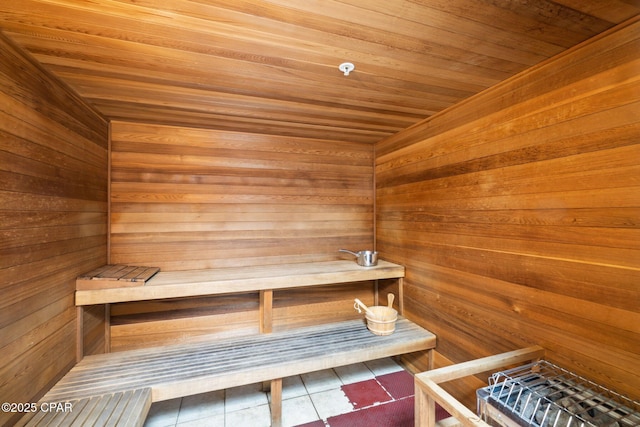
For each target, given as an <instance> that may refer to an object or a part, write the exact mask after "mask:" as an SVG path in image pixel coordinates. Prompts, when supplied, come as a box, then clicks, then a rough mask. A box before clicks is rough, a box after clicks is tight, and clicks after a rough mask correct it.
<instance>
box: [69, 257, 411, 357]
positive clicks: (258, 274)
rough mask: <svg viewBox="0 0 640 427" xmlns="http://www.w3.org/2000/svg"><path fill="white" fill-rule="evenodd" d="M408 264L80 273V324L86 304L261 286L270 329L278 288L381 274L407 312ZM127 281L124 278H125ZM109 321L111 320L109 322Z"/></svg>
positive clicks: (263, 320)
mask: <svg viewBox="0 0 640 427" xmlns="http://www.w3.org/2000/svg"><path fill="white" fill-rule="evenodd" d="M403 278H404V266H402V265H398V264H394V263H391V262H388V261H384V260H379V261H378V265H376V266H373V267H360V266H359V265H357V264H356V263H355V262H354V261H346V260H336V261H321V262H306V263H296V264H278V265H262V266H251V267H226V268H216V269H206V270H186V271H166V272H165V271H160V272H159V273H157V274H155V275H154V276H153V277H151V278H150V279H149V280H147V281H145V282H142V283H139V286H130V285H131V284H130V283H125V285H118V282H117V281H114V282H113V283H114V286H113V287H110V288H103V287H100V288H98V289H87V286H86V285H83V286H80V283H86V282H87V280H86V279H85V278H82V279H79V282H80V283H79V284H77V290H76V306H78V324H79V325H81V324H82V317H83V314H84V311H83V307H84V306H88V305H95V304H105V305H107V306H108V305H109V304H112V303H119V302H130V301H144V300H158V299H168V298H182V297H195V296H205V295H208V296H213V295H225V294H234V293H236V294H237V293H247V292H258V293H259V298H260V301H259V304H260V325H259V330H260V332H265V333H268V332H271V330H272V319H273V291H274V290H279V289H291V288H300V287H310V286H322V285H334V284H341V283H352V282H365V281H375V280H382V279H396V280H398V293H399V295H397V297H398V298H397V301H398V304H399V306H398V308H399V310H398V311H399V312H400V313H401V314H402V312H403V309H404V307H403V301H404V299H403ZM120 283H123V282H120ZM107 327H108V326H107ZM82 338H83V335H82V331H81V330H80V329H78V333H77V342H78V348H77V352H78V357H77V359H78V360H80V359H81V358H82V356H83V355H82Z"/></svg>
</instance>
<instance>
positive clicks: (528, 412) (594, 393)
mask: <svg viewBox="0 0 640 427" xmlns="http://www.w3.org/2000/svg"><path fill="white" fill-rule="evenodd" d="M477 397H478V414H479V415H480V416H481V417H482V419H483V420H484V421H485V422H487V423H488V424H490V425H493V426H507V427H512V426H535V427H591V426H592V427H632V426H640V402H637V401H634V400H631V399H629V398H627V397H625V396H622V395H620V394H618V393H615V392H613V391H611V390H609V389H607V388H605V387H602V386H600V385H598V384H596V383H594V382H592V381H589V380H587V379H585V378H582V377H580V376H578V375H576V374H574V373H572V372H569V371H567V370H566V369H563V368H561V367H559V366H556V365H554V364H552V363H550V362H547V361H545V360H541V361H539V362H535V363H531V364H528V365H525V366H521V367H518V368H514V369H509V370H506V371H501V372H497V373H495V374H493V375H492V376H491V377H490V378H489V386H488V387H484V388H481V389H479V390H478V391H477Z"/></svg>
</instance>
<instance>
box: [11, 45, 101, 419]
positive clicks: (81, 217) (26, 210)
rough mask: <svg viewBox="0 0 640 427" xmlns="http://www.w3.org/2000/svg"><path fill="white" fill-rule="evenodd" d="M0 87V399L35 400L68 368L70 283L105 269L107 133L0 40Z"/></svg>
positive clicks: (96, 340) (90, 346)
mask: <svg viewBox="0 0 640 427" xmlns="http://www.w3.org/2000/svg"><path fill="white" fill-rule="evenodd" d="M0 83H1V84H0V165H1V167H0V236H1V237H0V242H2V243H1V247H0V251H1V253H2V255H1V256H0V294H1V295H2V298H1V299H0V350H1V351H2V366H1V367H0V396H2V399H3V401H4V402H16V403H17V402H34V401H36V400H37V397H39V395H41V394H42V393H43V392H44V391H46V389H47V388H48V387H49V386H50V385H51V383H52V382H54V381H56V380H57V379H58V378H60V377H61V376H62V374H64V373H65V372H66V371H67V370H68V369H69V368H70V367H71V366H73V364H74V363H75V357H76V339H75V338H76V337H75V331H76V309H75V306H74V299H73V292H74V290H75V279H76V276H77V275H79V274H80V273H82V272H84V271H87V270H90V269H92V268H95V267H97V266H99V265H101V264H104V263H105V262H106V245H107V181H108V180H107V143H108V136H107V132H108V127H107V123H106V122H105V121H104V120H103V119H102V118H100V117H99V116H98V115H97V114H96V113H95V112H94V111H93V110H91V109H90V108H89V107H88V106H87V105H86V104H85V103H84V102H82V100H80V99H79V98H78V97H77V96H76V95H75V94H73V93H72V92H71V91H70V90H69V88H68V87H67V86H65V85H63V84H61V83H60V82H59V81H57V80H56V79H54V78H52V77H50V76H49V75H48V74H46V73H45V72H44V71H43V70H42V68H41V67H40V66H39V65H38V64H37V63H36V62H35V61H33V60H32V59H30V57H28V56H26V54H24V53H23V52H21V51H20V50H19V49H18V48H16V47H15V46H14V45H13V44H12V43H11V42H10V41H9V40H8V39H7V38H6V37H5V36H4V35H3V34H2V33H0ZM88 324H90V327H91V328H92V330H93V329H94V328H98V329H99V328H100V324H102V325H104V319H102V321H100V319H99V318H95V317H93V318H92V319H90V320H89V321H88ZM102 329H104V326H102ZM88 332H89V333H90V334H91V331H88ZM103 340H104V338H103V336H102V335H101V334H97V335H92V336H91V337H90V338H89V339H87V340H86V341H85V344H86V351H87V352H88V353H89V352H92V351H96V350H98V351H99V350H100V349H101V348H102V349H104V341H103ZM12 415H16V414H12V413H9V412H6V411H3V412H0V425H7V424H9V425H10V424H12V422H13V421H15V418H12ZM18 415H19V414H18Z"/></svg>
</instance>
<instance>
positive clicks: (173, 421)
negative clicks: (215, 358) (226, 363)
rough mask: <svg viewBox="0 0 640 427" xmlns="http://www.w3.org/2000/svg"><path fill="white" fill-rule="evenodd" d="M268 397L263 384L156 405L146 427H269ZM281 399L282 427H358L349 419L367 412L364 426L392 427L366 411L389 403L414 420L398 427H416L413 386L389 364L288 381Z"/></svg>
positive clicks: (330, 371) (361, 365)
mask: <svg viewBox="0 0 640 427" xmlns="http://www.w3.org/2000/svg"><path fill="white" fill-rule="evenodd" d="M390 374H396V375H395V376H396V377H397V376H398V375H400V376H403V378H402V381H400V382H401V383H403V384H401V385H400V386H398V385H397V384H396V383H397V381H396V380H394V379H393V378H394V375H390ZM385 381H386V384H385ZM394 384H396V385H394ZM398 387H400V388H398ZM394 388H395V390H393V389H394ZM407 389H408V390H407ZM394 395H395V396H394ZM269 397H270V396H269V394H268V393H265V392H263V391H261V385H260V384H253V385H249V386H243V387H237V388H233V389H229V390H221V391H215V392H211V393H206V394H202V395H196V396H190V397H184V398H181V399H174V400H169V401H165V402H158V403H154V404H153V405H152V407H151V411H150V413H149V416H148V417H147V421H146V423H145V426H146V427H167V426H173V427H187V426H189V427H193V426H216V427H217V426H220V427H243V426H247V427H263V426H264V427H268V426H269V425H270V418H271V413H270V410H269V405H268V402H269ZM282 399H283V401H282V418H283V427H290V426H300V425H306V427H316V426H317V427H323V426H330V427H334V426H335V427H338V426H340V425H346V426H351V427H354V426H355V425H357V424H359V423H354V422H353V419H350V418H349V417H360V418H362V415H364V414H365V412H367V413H369V412H370V413H369V417H370V418H372V419H373V422H372V421H365V420H364V419H363V421H365V423H364V424H362V425H368V426H372V427H373V426H376V425H381V426H382V425H384V426H385V427H388V426H389V425H390V424H388V423H387V422H386V421H379V422H383V423H384V424H378V423H377V422H376V421H375V419H378V420H381V419H382V418H379V417H380V414H377V413H376V412H375V411H369V410H368V409H367V408H371V409H378V412H379V410H380V409H382V407H381V406H382V404H385V405H384V406H386V404H387V403H393V404H395V405H396V406H397V408H395V409H394V410H400V411H403V413H404V415H402V416H401V417H400V418H403V417H404V418H407V417H409V418H410V420H407V422H404V421H403V422H398V423H395V425H398V426H399V425H413V380H412V377H411V376H410V374H408V373H407V372H405V371H404V370H403V369H402V367H401V366H399V365H398V364H397V363H396V362H395V361H394V360H393V359H391V358H387V359H380V360H374V361H371V362H366V363H359V364H355V365H349V366H344V367H340V368H335V369H327V370H324V371H319V372H311V373H308V374H304V375H300V376H296V377H290V378H285V379H283V385H282ZM409 405H410V408H409ZM379 406H380V408H378V407H379ZM388 408H391V406H388ZM364 409H366V411H365V410H364ZM387 412H388V411H387ZM387 416H389V415H388V414H387ZM394 417H395V418H397V417H396V416H394ZM398 421H400V420H398Z"/></svg>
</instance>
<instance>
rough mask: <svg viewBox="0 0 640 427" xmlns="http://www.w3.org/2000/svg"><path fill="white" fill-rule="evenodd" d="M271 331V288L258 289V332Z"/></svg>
mask: <svg viewBox="0 0 640 427" xmlns="http://www.w3.org/2000/svg"><path fill="white" fill-rule="evenodd" d="M271 332H273V290H272V289H267V290H262V291H260V333H261V334H270V333H271Z"/></svg>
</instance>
